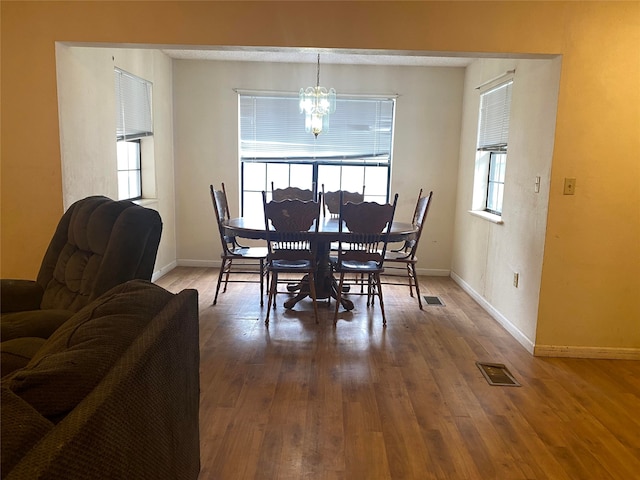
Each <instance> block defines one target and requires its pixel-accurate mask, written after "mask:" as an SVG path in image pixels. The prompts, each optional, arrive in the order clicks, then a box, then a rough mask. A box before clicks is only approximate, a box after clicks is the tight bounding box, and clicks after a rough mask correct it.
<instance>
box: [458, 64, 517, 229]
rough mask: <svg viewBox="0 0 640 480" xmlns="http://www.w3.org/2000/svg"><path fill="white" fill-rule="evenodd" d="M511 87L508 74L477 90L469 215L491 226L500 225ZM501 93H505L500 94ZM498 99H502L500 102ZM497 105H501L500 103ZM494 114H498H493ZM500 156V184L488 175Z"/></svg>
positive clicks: (512, 81)
mask: <svg viewBox="0 0 640 480" xmlns="http://www.w3.org/2000/svg"><path fill="white" fill-rule="evenodd" d="M513 85H514V75H513V73H509V74H508V75H504V76H501V77H500V80H499V81H497V80H496V81H493V82H490V83H489V84H487V85H485V86H484V87H483V88H482V89H481V90H480V88H478V89H479V90H480V92H479V94H480V97H479V106H478V131H477V142H476V161H475V165H476V166H475V177H474V183H473V200H472V209H471V210H470V211H469V212H470V213H472V214H474V215H478V216H480V217H482V218H486V219H488V220H491V221H493V222H494V223H503V222H502V214H503V211H504V191H505V186H506V183H507V180H506V167H507V159H508V156H507V149H508V136H509V124H510V121H511V104H512V97H513ZM503 89H506V90H504V91H502V90H503ZM491 94H496V95H495V97H493V98H490V97H489V96H488V95H491ZM498 94H499V95H498ZM500 96H503V97H504V98H500ZM496 100H497V102H496ZM485 101H487V102H489V101H492V104H491V105H489V106H484V102H485ZM501 101H502V103H500V102H501ZM483 107H484V109H483ZM489 107H491V108H494V110H493V111H491V112H489V113H487V111H486V110H487V109H488V108H489ZM496 107H497V110H496ZM496 112H497V113H498V114H496ZM488 120H489V121H488ZM491 122H493V123H491ZM501 155H504V157H503V158H502V161H501V169H502V172H501V181H495V180H493V179H492V172H493V169H494V167H495V164H494V162H496V161H497V159H498V156H501ZM496 185H497V186H498V191H497V198H498V201H499V203H498V204H497V205H494V204H493V203H492V201H491V199H490V196H492V194H493V188H494V187H495V186H496Z"/></svg>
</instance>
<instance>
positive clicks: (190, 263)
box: [177, 258, 220, 268]
mask: <svg viewBox="0 0 640 480" xmlns="http://www.w3.org/2000/svg"><path fill="white" fill-rule="evenodd" d="M177 263H178V266H179V267H207V268H209V267H215V268H220V260H191V259H187V258H182V259H178V260H177Z"/></svg>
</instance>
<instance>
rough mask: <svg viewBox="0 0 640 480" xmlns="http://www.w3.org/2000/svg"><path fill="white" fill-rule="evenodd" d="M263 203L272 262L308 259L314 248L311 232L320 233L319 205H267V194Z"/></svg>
mask: <svg viewBox="0 0 640 480" xmlns="http://www.w3.org/2000/svg"><path fill="white" fill-rule="evenodd" d="M262 202H263V206H264V220H265V228H266V233H265V236H266V238H267V246H268V248H269V255H270V259H273V258H274V257H277V258H279V259H290V260H295V259H296V258H297V257H300V256H301V255H303V256H304V257H305V258H307V257H309V255H308V252H311V251H312V250H313V248H314V246H313V242H312V241H311V240H312V235H311V234H310V232H317V231H318V226H319V218H320V202H315V201H313V200H310V201H304V200H299V199H286V200H281V201H277V200H272V201H270V202H267V194H266V192H264V191H263V192H262Z"/></svg>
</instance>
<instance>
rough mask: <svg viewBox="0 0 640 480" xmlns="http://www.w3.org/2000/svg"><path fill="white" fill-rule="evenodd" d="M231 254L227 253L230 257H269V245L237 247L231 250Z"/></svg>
mask: <svg viewBox="0 0 640 480" xmlns="http://www.w3.org/2000/svg"><path fill="white" fill-rule="evenodd" d="M229 253H231V255H227V257H228V258H233V257H244V258H252V259H254V258H255V259H260V258H266V257H267V253H268V250H267V247H237V248H234V249H233V250H229Z"/></svg>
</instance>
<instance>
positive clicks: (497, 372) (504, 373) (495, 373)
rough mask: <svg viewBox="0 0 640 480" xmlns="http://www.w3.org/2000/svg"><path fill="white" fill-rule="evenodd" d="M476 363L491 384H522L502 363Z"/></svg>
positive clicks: (513, 385)
mask: <svg viewBox="0 0 640 480" xmlns="http://www.w3.org/2000/svg"><path fill="white" fill-rule="evenodd" d="M476 365H477V366H478V368H479V369H480V371H481V372H482V375H484V378H485V379H486V380H487V382H489V385H498V386H502V387H519V386H520V384H519V383H518V382H517V381H516V379H515V378H513V375H511V372H510V371H509V369H508V368H507V367H505V366H504V364H502V363H483V362H476Z"/></svg>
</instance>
